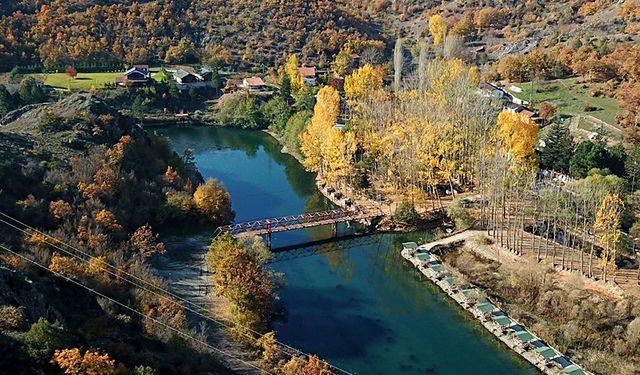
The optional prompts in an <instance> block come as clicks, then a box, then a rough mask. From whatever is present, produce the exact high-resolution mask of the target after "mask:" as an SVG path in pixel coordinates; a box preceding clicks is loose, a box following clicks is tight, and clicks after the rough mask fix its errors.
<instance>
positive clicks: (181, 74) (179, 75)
mask: <svg viewBox="0 0 640 375" xmlns="http://www.w3.org/2000/svg"><path fill="white" fill-rule="evenodd" d="M173 76H174V77H176V78H179V79H183V78H185V77H188V76H195V74H193V73H190V72H187V71H186V70H182V69H178V70H176V72H175V73H173Z"/></svg>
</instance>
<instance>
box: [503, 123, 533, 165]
mask: <svg viewBox="0 0 640 375" xmlns="http://www.w3.org/2000/svg"><path fill="white" fill-rule="evenodd" d="M498 136H499V137H500V140H501V143H502V146H503V147H504V150H505V151H507V152H508V153H509V154H510V155H511V156H512V157H513V158H514V159H516V160H518V161H526V160H527V159H529V158H531V157H532V156H533V155H534V153H535V146H536V138H537V136H538V126H537V125H536V124H535V123H534V122H533V121H531V119H529V118H528V117H527V116H524V115H521V114H518V113H512V112H508V111H502V112H500V115H498Z"/></svg>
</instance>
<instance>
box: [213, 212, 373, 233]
mask: <svg viewBox="0 0 640 375" xmlns="http://www.w3.org/2000/svg"><path fill="white" fill-rule="evenodd" d="M379 216H380V213H379V212H376V211H374V210H367V211H360V210H347V209H340V210H332V211H322V212H311V213H305V214H300V215H294V216H283V217H278V218H270V219H262V220H255V221H248V222H244V223H237V224H231V225H226V226H222V227H219V228H218V229H217V230H216V233H215V235H214V237H217V236H219V235H220V234H222V233H230V234H231V235H232V236H234V237H239V236H251V235H252V236H259V235H265V234H271V233H278V232H285V231H290V230H296V229H306V228H313V227H318V226H322V225H334V224H337V223H344V222H349V221H362V220H371V219H374V218H376V217H379Z"/></svg>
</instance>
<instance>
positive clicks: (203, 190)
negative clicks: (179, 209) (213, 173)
mask: <svg viewBox="0 0 640 375" xmlns="http://www.w3.org/2000/svg"><path fill="white" fill-rule="evenodd" d="M193 199H194V202H195V205H196V207H197V208H198V210H199V211H200V213H201V214H202V215H203V217H205V218H206V219H207V221H210V222H212V223H215V224H218V225H220V224H224V223H228V222H230V221H231V220H233V218H234V217H235V212H234V211H233V209H232V208H231V195H230V194H229V192H228V191H227V190H226V189H225V188H224V186H223V185H222V184H221V183H220V182H218V181H217V180H215V179H213V178H210V179H208V180H207V182H206V183H205V184H203V185H200V186H198V188H197V189H196V191H195V193H194V194H193Z"/></svg>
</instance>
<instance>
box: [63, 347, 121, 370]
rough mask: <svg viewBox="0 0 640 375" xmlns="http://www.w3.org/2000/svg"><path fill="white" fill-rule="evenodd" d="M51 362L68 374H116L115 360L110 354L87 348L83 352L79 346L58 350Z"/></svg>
mask: <svg viewBox="0 0 640 375" xmlns="http://www.w3.org/2000/svg"><path fill="white" fill-rule="evenodd" d="M51 363H53V364H55V365H57V366H58V367H59V368H60V370H62V371H64V373H65V374H68V375H115V374H116V365H115V361H114V360H112V359H111V358H109V355H108V354H100V353H99V352H98V351H94V350H87V351H86V352H85V353H84V354H81V352H80V350H79V349H77V348H73V349H64V350H56V351H55V353H54V354H53V357H52V359H51Z"/></svg>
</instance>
